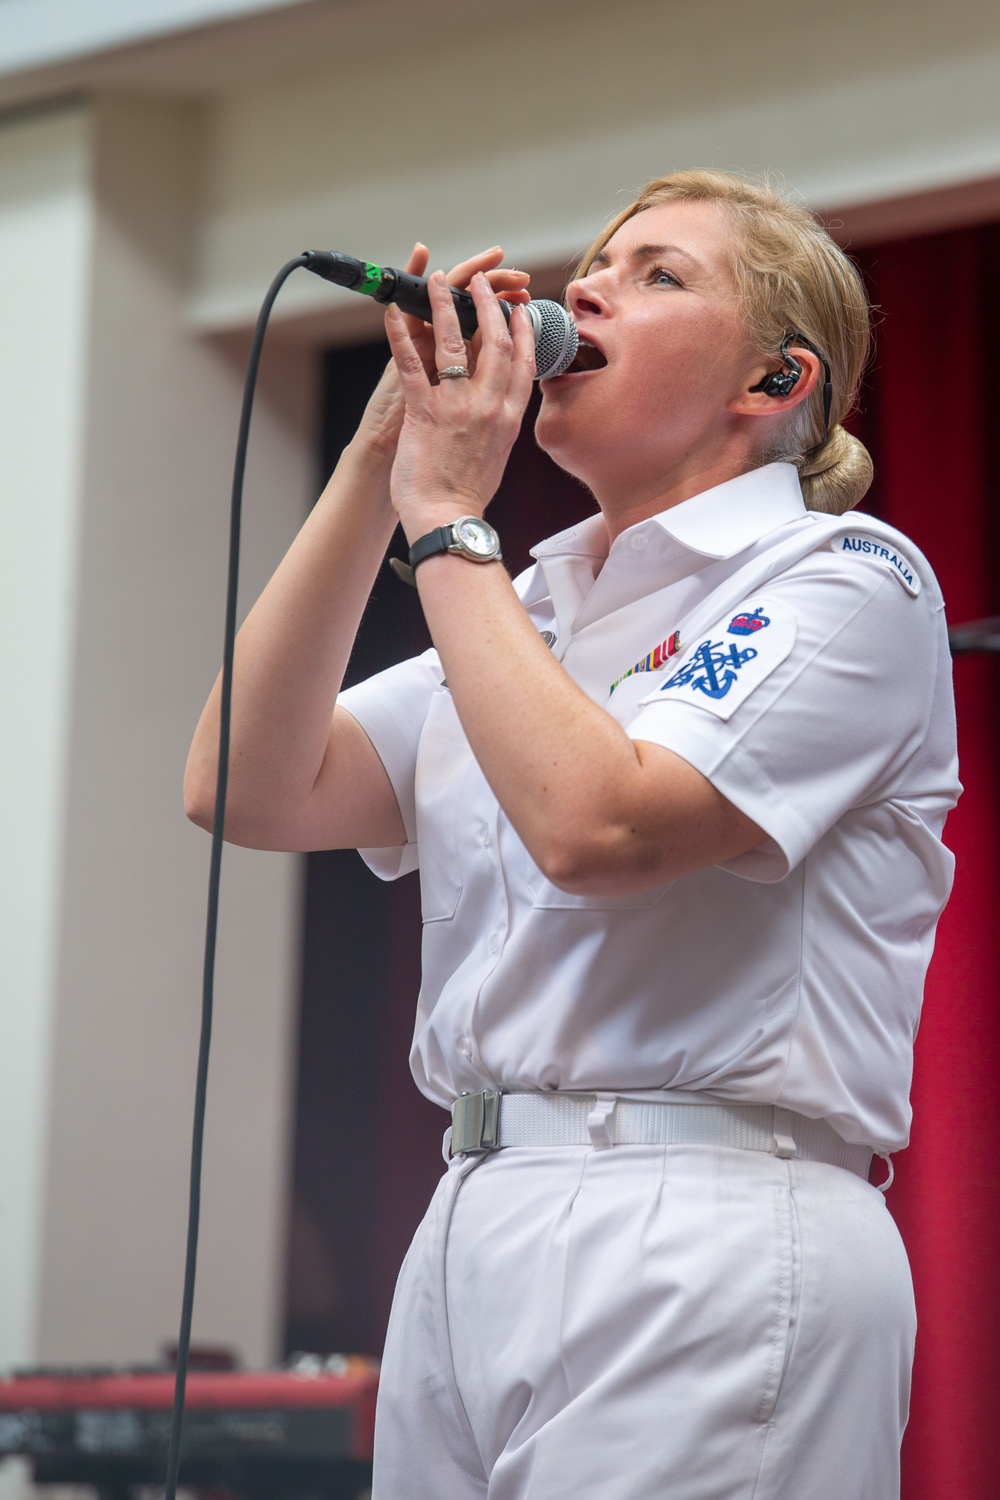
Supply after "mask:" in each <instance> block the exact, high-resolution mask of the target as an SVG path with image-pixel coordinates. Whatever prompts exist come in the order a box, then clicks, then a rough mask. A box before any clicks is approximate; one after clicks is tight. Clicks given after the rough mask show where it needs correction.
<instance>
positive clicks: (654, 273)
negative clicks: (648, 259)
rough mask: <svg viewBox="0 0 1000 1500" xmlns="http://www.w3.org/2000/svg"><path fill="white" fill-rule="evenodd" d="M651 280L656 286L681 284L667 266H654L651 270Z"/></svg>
mask: <svg viewBox="0 0 1000 1500" xmlns="http://www.w3.org/2000/svg"><path fill="white" fill-rule="evenodd" d="M649 280H650V281H651V282H652V283H653V285H654V286H680V282H679V281H678V280H677V277H676V276H675V275H674V274H673V273H672V272H671V271H668V270H667V268H666V266H652V267H651V268H650V271H649Z"/></svg>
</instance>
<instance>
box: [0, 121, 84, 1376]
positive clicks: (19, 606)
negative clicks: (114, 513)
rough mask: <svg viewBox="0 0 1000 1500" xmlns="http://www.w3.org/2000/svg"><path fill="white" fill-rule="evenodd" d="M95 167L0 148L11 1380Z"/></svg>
mask: <svg viewBox="0 0 1000 1500" xmlns="http://www.w3.org/2000/svg"><path fill="white" fill-rule="evenodd" d="M88 160H89V129H88V121H87V118H86V116H85V115H84V114H82V113H81V112H80V111H67V112H64V113H58V114H53V115H51V116H49V117H47V118H43V119H36V120H32V121H29V122H15V123H13V124H11V125H10V126H8V127H7V129H6V130H4V131H3V132H2V133H0V328H2V330H3V332H2V335H0V337H2V343H0V764H2V766H3V775H2V777H0V828H2V829H3V836H2V843H0V1367H2V1366H4V1365H8V1364H13V1363H20V1362H24V1361H26V1360H28V1359H30V1358H31V1357H32V1356H33V1355H34V1353H35V1351H36V1349H37V1340H38V1312H39V1296H40V1284H39V1270H40V1259H41V1243H42V1209H43V1201H44V1186H45V1164H46V1152H47V1145H48V1128H49V1113H48V1101H49V1098H50V1095H51V1087H52V1059H51V1051H52V1035H53V1001H54V988H55V966H56V956H57V949H58V924H59V894H60V867H61V857H62V845H63V821H64V817H65V781H66V765H67V750H68V727H69V697H70V690H71V673H72V664H73V631H74V625H75V616H76V605H77V587H78V556H79V552H78V537H79V498H80V485H79V472H80V459H81V450H82V429H83V422H84V406H85V395H84V384H83V370H84V363H85V357H86V338H87V334H88V331H89V327H88V324H89V296H88V293H89V283H90V268H91V259H92V245H93V213H92V206H91V203H90V201H89V195H88V189H87V173H88ZM46 247H47V248H48V249H49V250H50V252H51V253H52V256H55V257H57V261H56V263H55V264H54V262H53V258H51V257H50V256H46V255H45V254H44V253H40V252H43V251H44V249H45V248H46Z"/></svg>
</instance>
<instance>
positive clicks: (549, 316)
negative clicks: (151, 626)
mask: <svg viewBox="0 0 1000 1500" xmlns="http://www.w3.org/2000/svg"><path fill="white" fill-rule="evenodd" d="M299 266H306V267H307V268H308V269H309V270H310V271H313V272H315V274H317V275H319V276H322V277H323V278H324V279H325V280H328V281H335V282H339V283H340V285H342V286H347V287H349V288H351V289H352V290H354V291H360V292H362V293H364V294H366V295H369V296H374V297H375V298H376V300H377V301H380V302H388V301H398V302H401V303H402V304H403V306H404V309H405V310H406V311H408V312H410V313H412V314H413V315H415V316H417V317H424V318H425V319H426V320H427V321H430V316H431V308H430V300H429V298H428V294H427V282H426V280H425V279H424V278H423V277H416V276H411V275H409V274H408V273H407V272H405V271H397V270H395V269H393V268H392V267H380V266H374V265H371V264H370V263H369V262H367V261H358V260H355V259H354V258H353V257H352V256H346V255H340V254H338V253H335V252H331V251H323V250H307V251H304V252H303V254H302V255H297V256H296V257H295V259H294V260H290V261H288V262H287V263H286V264H285V265H284V266H282V268H281V270H280V271H279V272H278V274H277V276H276V277H275V278H274V280H273V281H272V282H271V285H270V287H269V288H268V291H267V295H266V296H265V298H264V301H263V302H262V303H261V308H260V312H259V313H258V314H257V324H256V327H255V328H254V335H253V342H252V343H251V345H250V357H249V359H248V360H247V372H246V378H245V380H244V385H243V406H242V409H241V411H240V425H239V431H238V434H237V438H236V457H235V461H234V464H233V488H232V498H231V501H230V509H229V565H228V575H227V580H226V621H225V632H224V636H223V646H222V689H221V694H220V700H219V760H218V773H217V779H216V788H215V813H214V816H213V820H212V853H211V859H210V863H209V877H208V903H207V907H208V909H207V913H206V920H205V956H204V964H203V973H202V997H201V1032H200V1035H199V1040H198V1068H197V1074H196V1079H195V1094H194V1120H193V1123H192V1129H191V1168H190V1185H189V1190H188V1227H187V1248H186V1251H185V1258H184V1290H183V1294H182V1297H181V1322H180V1331H179V1334H178V1337H177V1369H176V1374H175V1379H174V1405H173V1414H172V1416H171V1421H170V1440H169V1445H168V1448H167V1477H166V1485H165V1489H164V1500H176V1495H177V1483H178V1476H179V1471H180V1459H181V1435H182V1431H183V1426H184V1397H185V1393H186V1390H187V1374H188V1359H189V1355H190V1350H191V1321H192V1315H193V1312H194V1287H195V1273H196V1270H197V1265H198V1227H199V1222H200V1217H201V1168H202V1156H203V1147H204V1138H205V1104H206V1099H207V1095H208V1058H209V1052H210V1049H211V1042H212V1011H213V1005H214V996H215V951H216V941H217V937H218V927H219V887H220V881H221V876H222V848H223V843H224V838H223V831H224V829H225V825H226V790H227V787H228V784H229V739H230V728H231V723H232V706H233V657H234V654H235V649H236V600H237V592H238V588H239V571H240V527H241V522H242V515H243V478H244V474H245V472H246V461H247V440H248V438H249V435H250V417H251V415H252V412H253V398H254V391H255V389H256V386H257V371H258V369H259V366H260V355H261V348H262V347H263V343H264V333H265V330H266V328H267V322H268V318H269V317H270V315H271V309H272V307H273V306H274V302H275V298H276V297H277V295H278V293H279V292H280V291H281V288H282V287H283V286H284V284H285V282H286V281H287V280H288V278H289V276H290V275H291V274H292V272H293V271H295V270H297V269H298V268H299ZM452 297H453V299H454V301H455V305H456V310H457V311H458V313H459V318H460V321H461V323H462V328H463V332H464V333H465V334H466V337H471V336H472V333H473V332H474V331H475V328H476V326H477V315H476V310H475V304H474V303H473V300H472V298H471V296H470V295H469V294H468V292H461V291H458V290H457V289H452ZM529 309H530V312H529V315H530V316H531V318H532V326H533V329H534V333H535V358H536V377H535V378H536V379H545V378H547V377H549V376H551V375H557V374H561V373H562V372H563V370H565V369H566V368H567V367H568V366H569V364H570V362H571V361H572V359H573V356H574V354H575V353H576V347H577V336H576V327H575V325H574V323H573V320H572V319H571V318H570V317H569V316H568V315H567V314H566V312H565V310H564V309H563V308H561V307H560V306H559V305H558V304H557V303H551V302H545V301H539V302H534V303H531V304H529ZM508 317H509V314H508Z"/></svg>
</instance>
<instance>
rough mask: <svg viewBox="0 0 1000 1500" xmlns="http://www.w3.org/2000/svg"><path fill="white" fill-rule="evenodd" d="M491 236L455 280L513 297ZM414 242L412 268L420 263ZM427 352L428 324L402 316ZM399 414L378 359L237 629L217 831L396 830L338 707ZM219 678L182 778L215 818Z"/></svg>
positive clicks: (310, 844) (365, 742)
mask: <svg viewBox="0 0 1000 1500" xmlns="http://www.w3.org/2000/svg"><path fill="white" fill-rule="evenodd" d="M501 258H502V252H501V251H500V250H499V248H496V249H494V250H490V251H486V252H485V253H484V254H482V255H479V256H476V257H475V258H474V259H473V260H470V261H467V262H465V263H464V264H463V265H461V266H457V267H456V268H455V270H454V271H453V272H452V273H451V280H452V282H453V284H455V285H466V284H467V283H468V280H469V278H470V277H471V276H472V274H473V273H474V272H475V271H479V270H483V271H489V272H490V275H491V282H492V284H493V286H494V287H495V288H496V289H497V290H498V291H500V292H502V293H503V294H504V295H505V296H507V297H508V298H509V299H510V300H512V301H518V300H522V299H524V300H526V298H527V293H526V291H525V290H524V284H525V282H526V281H527V277H526V276H525V275H524V274H523V273H521V272H516V271H504V270H499V269H494V268H496V267H497V264H498V262H499V260H500V259H501ZM426 262H427V252H426V249H425V248H424V247H423V246H417V247H416V249H415V251H414V254H413V255H412V256H411V258H410V261H409V262H408V265H407V269H408V270H410V271H413V272H414V273H415V274H417V275H422V274H423V272H424V270H425V269H426ZM407 322H408V326H409V328H410V330H411V333H412V335H413V337H414V340H415V343H416V346H417V348H418V349H422V351H423V354H424V357H426V358H428V360H429V361H431V364H430V368H432V369H433V363H432V361H433V338H432V337H431V336H430V331H429V330H427V329H425V327H424V325H422V324H419V323H418V322H417V321H416V320H407ZM402 415H403V402H402V397H401V395H400V391H399V383H398V378H397V375H396V371H395V368H394V367H393V366H392V365H390V366H389V368H388V369H387V370H386V372H385V375H384V376H383V378H382V380H381V382H380V384H379V386H378V388H377V390H376V392H375V394H374V396H373V397H372V400H371V402H370V403H369V406H368V409H367V411H366V413H365V416H364V419H363V421H362V424H361V428H360V429H359V432H358V434H357V436H356V437H355V438H354V440H353V441H352V443H351V444H350V445H349V446H348V447H347V449H346V450H345V452H344V454H343V455H342V457H341V460H340V462H339V463H338V465H337V468H336V470H335V472H334V474H333V477H332V478H331V480H330V482H329V484H328V485H327V487H326V489H325V490H324V492H323V494H322V496H321V497H320V499H319V501H318V502H317V504H316V506H315V507H314V509H313V511H312V513H311V514H310V516H309V519H308V520H307V521H306V523H305V525H304V526H303V528H302V530H301V531H300V532H299V535H298V536H297V537H296V539H295V541H294V542H293V544H292V546H291V548H290V549H289V551H288V553H287V554H286V556H285V558H284V560H283V561H282V563H281V565H280V567H279V568H278V570H277V572H276V573H275V574H274V577H273V578H272V579H271V581H270V583H269V584H268V585H267V588H266V589H265V590H264V592H263V594H262V595H261V597H260V599H259V600H258V601H257V603H256V605H255V606H254V608H253V610H252V611H251V612H250V614H249V616H248V617H247V620H246V622H245V624H244V625H243V627H242V629H241V630H240V633H239V636H238V638H237V643H236V657H235V663H234V678H233V720H232V741H231V746H232V748H231V754H230V772H229V788H228V795H227V802H226V837H227V839H229V840H230V841H231V842H233V843H237V844H245V845H249V846H251V847H254V848H261V849H298V850H303V849H329V848H337V847H351V848H357V847H361V848H366V847H387V846H390V845H394V844H401V843H403V842H405V833H404V829H403V821H402V817H401V815H400V812H399V807H398V805H397V802H396V797H395V793H394V792H393V789H392V786H391V784H390V781H389V778H388V776H387V775H386V772H385V769H384V768H383V766H382V763H381V761H380V759H379V757H378V755H377V754H376V752H375V749H374V747H373V746H372V744H371V742H370V741H369V739H368V737H367V736H366V735H365V733H364V731H363V730H362V729H361V727H360V726H359V725H358V724H357V723H356V722H355V720H354V719H352V718H351V716H350V715H349V714H347V713H345V712H344V711H343V710H341V711H338V712H336V713H335V712H334V707H335V703H336V698H337V694H338V692H339V691H340V686H341V683H342V681H343V676H344V671H345V669H346V666H347V662H348V659H349V656H350V652H351V648H352V646H353V644H354V638H355V635H356V633H357V629H358V624H359V622H360V620H361V616H362V613H363V611H364V608H365V604H366V602H367V600H368V596H369V594H370V592H371V588H372V584H373V582H374V579H375V575H376V573H377V571H378V569H379V567H380V565H381V563H382V559H383V557H384V555H385V551H386V548H387V546H388V544H389V540H390V538H391V536H392V532H393V530H394V528H395V526H396V515H395V512H394V510H393V508H392V505H391V502H390V498H389V475H390V472H391V468H392V463H393V459H394V456H395V451H396V443H397V439H398V435H399V430H400V425H401V422H402ZM219 697H220V684H219V683H218V682H216V684H215V687H214V688H213V690H212V693H211V696H210V697H209V700H208V703H207V704H206V706H205V710H204V712H203V714H202V716H201V719H200V721H199V724H198V727H197V730H196V731H195V736H194V742H193V744H192V746H191V752H190V756H189V758H188V765H187V771H186V774H185V781H184V796H185V807H186V810H187V814H188V817H189V818H191V819H192V821H193V822H195V823H197V824H199V826H201V827H202V828H211V826H212V820H213V815H214V808H215V781H216V764H217V757H218V742H219Z"/></svg>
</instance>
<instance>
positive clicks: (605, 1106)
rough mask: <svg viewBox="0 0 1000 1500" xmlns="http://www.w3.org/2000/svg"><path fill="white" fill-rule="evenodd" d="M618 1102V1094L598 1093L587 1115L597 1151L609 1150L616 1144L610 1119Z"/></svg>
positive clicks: (588, 1125) (592, 1143)
mask: <svg viewBox="0 0 1000 1500" xmlns="http://www.w3.org/2000/svg"><path fill="white" fill-rule="evenodd" d="M617 1103H618V1096H617V1094H598V1095H597V1098H596V1099H595V1100H594V1107H593V1109H592V1110H591V1111H590V1114H589V1115H588V1116H587V1133H588V1134H589V1136H590V1141H591V1145H592V1146H593V1148H594V1150H595V1151H608V1150H610V1148H611V1147H612V1146H613V1145H614V1141H613V1140H612V1139H611V1129H610V1125H609V1121H610V1119H611V1116H612V1114H613V1113H614V1109H615V1105H616V1104H617Z"/></svg>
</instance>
